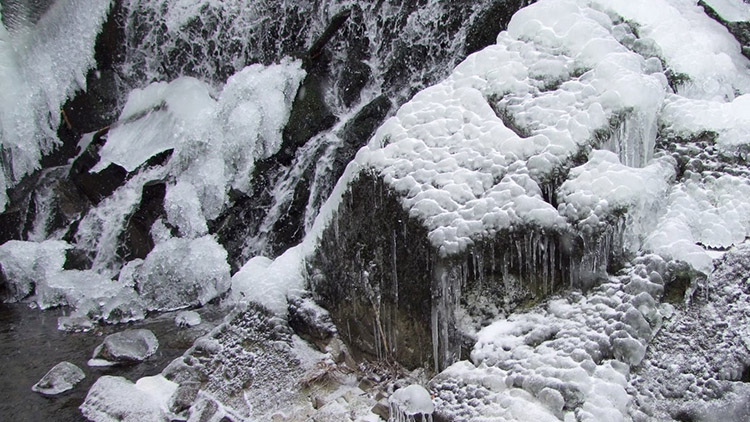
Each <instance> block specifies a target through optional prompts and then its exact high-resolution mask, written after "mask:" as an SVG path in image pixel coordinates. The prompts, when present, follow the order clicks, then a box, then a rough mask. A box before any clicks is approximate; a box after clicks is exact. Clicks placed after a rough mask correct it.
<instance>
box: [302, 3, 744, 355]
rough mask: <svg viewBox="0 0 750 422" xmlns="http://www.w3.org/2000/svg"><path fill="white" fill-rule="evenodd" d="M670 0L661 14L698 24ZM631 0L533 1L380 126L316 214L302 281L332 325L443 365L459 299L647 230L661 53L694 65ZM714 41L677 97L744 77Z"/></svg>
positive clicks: (510, 298) (661, 180)
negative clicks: (313, 245)
mask: <svg viewBox="0 0 750 422" xmlns="http://www.w3.org/2000/svg"><path fill="white" fill-rule="evenodd" d="M672 3H676V2H660V3H659V8H658V10H659V13H661V14H662V15H664V16H667V15H669V16H670V19H677V20H678V21H680V19H683V20H688V21H690V20H696V22H698V23H697V24H696V28H698V29H697V30H701V31H705V30H707V29H706V28H705V27H706V26H707V25H708V26H710V25H711V23H710V22H709V23H706V22H705V20H706V19H708V20H709V21H710V19H709V18H708V17H707V16H705V15H702V17H696V16H695V10H694V9H695V6H694V5H692V4H690V5H688V4H687V3H686V4H683V5H681V6H680V8H676V7H675V6H674V5H672ZM677 3H678V2H677ZM641 6H643V5H641ZM644 10H648V8H645V9H644ZM636 12H637V11H636V10H633V9H632V8H631V7H629V6H628V5H627V4H625V2H620V1H611V2H601V3H600V2H588V1H540V2H537V3H535V4H534V5H532V6H529V7H527V8H525V9H522V10H521V11H519V12H518V13H517V14H516V15H515V16H514V17H513V19H512V20H511V22H510V24H509V26H508V30H507V31H505V32H502V33H500V34H499V35H498V37H497V44H496V45H493V46H490V47H487V48H485V49H484V50H482V51H480V52H477V53H475V54H473V55H471V56H469V57H468V58H467V59H466V60H465V61H464V62H463V63H461V64H459V65H458V66H457V67H456V69H455V70H454V71H453V73H452V74H451V75H450V76H449V77H448V78H447V79H446V80H444V81H443V82H441V83H439V84H437V85H435V86H432V87H430V88H428V89H425V90H423V91H421V92H420V93H418V94H417V95H415V96H414V98H413V99H412V100H411V101H409V102H408V103H406V104H405V105H403V106H402V107H401V108H400V109H399V111H398V112H397V113H396V115H395V116H394V117H392V118H390V119H389V120H388V121H386V122H385V123H384V124H383V125H382V126H381V127H380V128H379V130H378V131H377V132H376V134H375V135H374V137H373V138H372V139H371V140H370V142H369V143H368V145H367V146H366V147H364V148H362V149H361V150H360V151H359V152H358V154H357V156H356V158H355V160H354V161H353V162H352V163H351V164H350V165H349V166H348V168H347V171H346V173H345V175H344V176H343V177H342V179H341V180H340V181H339V183H338V185H337V187H336V189H335V190H334V193H333V195H332V197H331V199H330V200H329V202H328V203H327V204H326V206H324V208H323V210H322V211H321V216H320V218H318V220H317V221H316V224H315V227H314V228H313V235H312V238H313V239H315V240H316V241H317V244H318V245H319V247H318V248H317V250H316V252H315V253H314V254H313V258H312V259H311V260H310V266H311V268H312V274H313V275H312V287H313V289H314V290H315V292H316V293H317V295H318V299H319V300H320V302H321V303H322V304H323V305H324V306H326V307H328V308H329V309H330V310H331V313H332V316H333V318H334V320H335V321H336V323H337V325H338V326H339V327H343V329H342V330H341V331H342V333H343V335H344V337H345V339H347V340H348V341H349V342H350V343H353V344H354V345H355V346H356V347H357V348H359V349H360V350H363V351H365V352H368V353H372V354H375V355H378V356H381V357H385V358H391V357H393V358H395V359H397V360H399V361H400V362H401V363H403V364H406V365H407V366H419V365H425V364H426V365H428V366H433V367H434V368H436V369H440V368H444V367H445V366H446V365H448V364H450V363H452V362H453V361H455V360H457V359H458V358H459V356H460V355H461V344H462V341H463V340H462V335H463V334H462V333H461V329H460V328H457V325H458V322H457V317H456V314H457V312H459V313H461V314H463V313H466V312H469V313H471V312H472V309H471V303H470V302H471V301H470V300H468V299H467V298H468V297H484V298H489V301H490V302H492V303H493V304H494V305H495V306H497V307H498V308H500V309H503V310H505V311H508V310H510V309H512V308H513V307H515V306H518V305H520V304H525V303H529V301H535V300H538V299H540V298H542V297H544V296H546V295H548V294H549V293H551V292H553V291H555V290H556V289H558V288H560V287H562V286H571V287H587V286H589V285H590V284H591V283H592V282H593V281H595V279H596V278H598V277H600V276H602V275H603V274H605V271H606V269H607V267H608V265H609V264H610V263H611V258H612V257H613V256H617V255H618V254H620V253H621V252H622V247H623V244H625V246H626V247H628V248H632V249H633V250H637V248H639V247H640V246H641V245H642V243H643V241H644V240H645V237H646V234H647V233H648V231H649V230H652V229H653V228H654V226H656V223H657V221H656V220H657V213H658V210H659V208H660V207H663V206H664V204H665V202H666V200H665V198H667V197H668V195H669V191H670V188H671V187H670V183H671V182H673V181H674V177H675V162H674V160H673V159H672V158H671V157H667V156H665V155H663V154H662V155H660V156H657V157H656V158H657V159H656V160H654V150H655V144H656V138H657V132H658V125H659V124H664V122H663V121H660V120H659V119H660V117H661V110H662V107H663V105H664V103H665V99H666V97H667V95H668V93H669V95H672V94H671V93H673V92H680V91H679V87H678V89H677V91H675V87H677V84H676V82H674V78H672V79H673V80H672V81H670V80H669V79H668V78H667V76H666V74H669V75H670V76H674V72H675V70H674V69H675V68H672V67H669V62H668V61H667V59H673V60H675V62H676V63H677V67H676V69H678V70H680V71H682V69H683V68H684V70H685V71H686V72H687V71H689V69H688V68H687V67H686V65H685V59H684V57H683V55H684V54H687V53H686V52H685V50H684V49H679V48H677V44H676V43H675V39H676V38H675V37H676V35H670V34H667V33H665V32H664V31H665V30H668V29H669V28H667V27H666V26H664V25H662V26H659V22H657V21H654V20H653V19H651V18H649V17H644V16H640V15H639V14H638V13H636ZM672 15H675V16H672ZM623 16H624V17H623ZM625 18H627V19H628V20H627V21H626V19H625ZM634 19H643V20H644V24H643V26H642V27H640V28H641V30H640V31H634V29H633V28H635V27H636V26H637V25H638V21H635V23H633V20H634ZM714 23H715V22H714ZM681 31H682V32H684V30H681ZM644 34H651V35H653V37H654V38H649V37H647V36H645V35H644ZM639 35H640V37H639ZM712 41H715V40H713V39H712ZM715 44H716V45H707V46H706V45H701V48H697V49H696V50H695V51H691V52H690V53H691V54H697V55H699V56H700V55H702V56H704V57H703V58H705V59H707V60H708V59H710V58H711V57H717V56H720V57H721V59H722V60H723V61H722V63H723V65H722V66H720V67H718V68H717V69H716V71H715V72H714V73H711V74H710V75H708V74H704V73H705V72H703V71H704V70H705V69H697V70H694V71H693V72H692V73H690V74H687V73H685V75H687V76H685V78H686V79H687V80H690V78H691V77H694V78H706V79H707V80H708V81H709V82H711V83H709V84H708V85H706V87H707V88H706V89H704V90H701V87H702V86H703V85H700V86H698V84H695V85H696V86H692V85H690V86H689V87H688V88H689V89H688V88H685V89H684V90H685V93H686V94H685V95H687V96H689V97H690V98H706V99H715V98H716V96H717V95H719V94H717V93H723V94H727V93H728V92H730V91H731V92H740V93H742V92H743V90H744V86H745V85H746V79H747V78H745V77H742V76H736V75H732V74H731V72H730V68H735V69H737V68H738V67H741V66H744V65H745V64H746V63H747V61H746V60H745V59H744V57H742V56H741V55H739V54H729V53H726V52H725V51H724V50H727V51H729V49H728V48H725V47H726V46H725V44H722V43H721V40H719V41H716V43H715ZM717 46H718V47H717ZM662 48H664V51H662ZM665 58H666V59H665ZM665 64H666V66H667V71H666V72H665ZM701 72H703V73H701ZM670 82H672V85H675V87H673V86H671V85H670ZM716 84H719V85H718V86H714V85H716ZM727 87H729V88H727ZM708 88H710V89H708ZM727 95H728V94H727ZM598 150H603V151H598ZM577 166H580V167H577ZM574 167H577V168H576V169H575V171H571V169H572V168H574ZM566 179H568V181H567V182H566V183H565V185H563V186H562V187H561V185H562V184H563V182H565V181H566ZM639 181H640V182H639ZM641 188H642V189H641ZM675 258H679V257H677V256H675ZM701 270H703V269H701ZM459 309H460V311H459ZM474 317H477V315H474ZM480 318H481V316H480Z"/></svg>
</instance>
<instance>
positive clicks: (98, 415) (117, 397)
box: [80, 375, 177, 422]
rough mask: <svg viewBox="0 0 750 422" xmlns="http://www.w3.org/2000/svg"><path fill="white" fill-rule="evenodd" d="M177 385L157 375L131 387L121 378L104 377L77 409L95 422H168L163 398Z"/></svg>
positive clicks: (130, 383) (168, 415) (139, 381)
mask: <svg viewBox="0 0 750 422" xmlns="http://www.w3.org/2000/svg"><path fill="white" fill-rule="evenodd" d="M176 388H177V385H176V384H175V383H173V382H171V381H168V380H167V379H165V378H164V377H162V376H161V375H156V376H154V377H146V378H142V379H140V380H138V382H136V383H135V384H133V383H132V382H130V381H128V380H126V379H125V378H122V377H113V376H110V375H104V376H102V377H101V378H99V379H98V380H97V381H96V383H94V385H93V386H92V387H91V389H90V390H89V393H88V394H87V395H86V399H85V400H84V402H83V404H82V405H81V406H80V409H81V412H82V413H83V416H85V417H86V418H88V419H89V420H93V421H97V422H115V421H120V422H142V421H154V422H156V421H159V422H161V421H164V422H166V421H168V420H170V414H169V413H168V411H167V410H166V408H167V403H166V400H165V398H169V397H170V396H171V395H172V393H174V391H175V390H176Z"/></svg>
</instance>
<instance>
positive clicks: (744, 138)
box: [661, 94, 750, 152]
mask: <svg viewBox="0 0 750 422" xmlns="http://www.w3.org/2000/svg"><path fill="white" fill-rule="evenodd" d="M661 118H662V120H663V121H664V122H665V125H666V127H665V131H667V132H668V133H670V134H671V135H673V136H678V137H682V138H686V139H687V138H690V137H691V136H694V135H698V134H700V133H701V132H705V131H710V132H714V133H716V135H717V139H716V142H717V144H718V146H719V148H721V149H723V150H724V151H727V152H735V151H736V150H738V149H741V148H742V147H746V146H747V144H748V143H749V142H750V94H744V95H740V96H738V97H736V98H734V99H733V100H732V101H729V102H717V101H710V100H693V99H689V98H683V97H679V96H676V95H670V96H669V97H668V99H667V102H666V104H665V106H664V110H663V112H662V116H661Z"/></svg>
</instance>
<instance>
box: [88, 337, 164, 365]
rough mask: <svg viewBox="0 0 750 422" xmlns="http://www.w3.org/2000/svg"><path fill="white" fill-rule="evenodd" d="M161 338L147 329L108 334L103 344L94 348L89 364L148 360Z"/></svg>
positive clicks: (129, 362) (114, 363)
mask: <svg viewBox="0 0 750 422" xmlns="http://www.w3.org/2000/svg"><path fill="white" fill-rule="evenodd" d="M158 348H159V340H157V339H156V336H155V335H154V333H152V332H151V331H149V330H145V329H135V330H125V331H121V332H119V333H115V334H110V335H108V336H107V337H106V338H105V339H104V342H103V343H102V344H100V345H99V346H97V347H96V349H94V354H93V357H92V358H91V359H90V360H89V362H88V365H89V366H111V365H118V364H132V363H138V362H141V361H144V360H146V359H147V358H148V357H149V356H151V355H153V354H154V353H156V350H157V349H158Z"/></svg>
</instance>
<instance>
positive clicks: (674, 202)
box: [645, 175, 750, 274]
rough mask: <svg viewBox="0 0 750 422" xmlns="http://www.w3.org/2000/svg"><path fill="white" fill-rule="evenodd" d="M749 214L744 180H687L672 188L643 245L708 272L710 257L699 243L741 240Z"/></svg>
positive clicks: (749, 226)
mask: <svg viewBox="0 0 750 422" xmlns="http://www.w3.org/2000/svg"><path fill="white" fill-rule="evenodd" d="M749 216H750V182H748V180H746V179H744V178H740V177H736V176H731V175H722V176H720V177H718V178H714V177H711V178H707V179H706V180H703V181H701V180H687V181H685V182H684V183H683V184H680V185H677V186H675V187H674V188H673V189H672V192H671V193H670V195H669V199H668V205H667V211H666V213H665V214H664V215H663V216H662V218H661V219H660V220H659V223H658V226H657V227H656V229H655V230H654V231H653V232H652V233H651V234H650V235H649V237H648V239H647V240H646V243H645V247H646V248H648V249H649V250H652V251H654V252H656V253H659V254H661V255H663V256H665V257H669V258H673V259H680V260H683V261H686V262H688V263H689V264H690V265H692V266H693V267H694V268H695V269H697V270H699V271H702V272H703V273H705V274H710V273H711V271H712V270H713V263H712V261H713V260H712V258H711V255H710V254H709V253H708V252H707V251H706V250H705V249H704V248H703V247H701V246H700V245H705V246H708V247H711V248H727V247H730V246H732V245H737V244H740V243H742V242H743V241H744V240H745V238H746V237H747V236H748V235H749V234H750V217H749ZM699 244H700V245H699Z"/></svg>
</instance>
